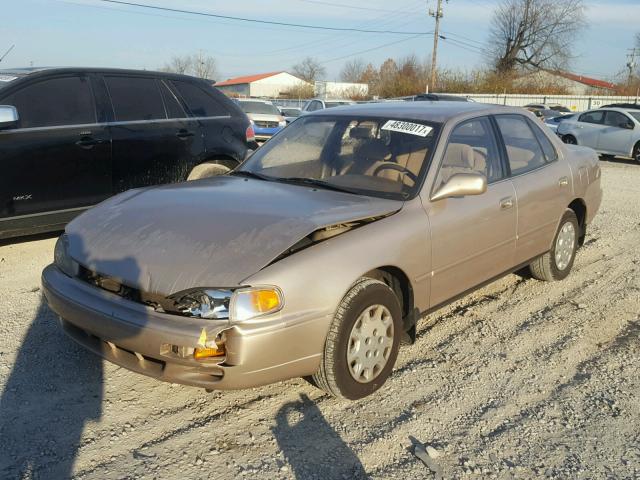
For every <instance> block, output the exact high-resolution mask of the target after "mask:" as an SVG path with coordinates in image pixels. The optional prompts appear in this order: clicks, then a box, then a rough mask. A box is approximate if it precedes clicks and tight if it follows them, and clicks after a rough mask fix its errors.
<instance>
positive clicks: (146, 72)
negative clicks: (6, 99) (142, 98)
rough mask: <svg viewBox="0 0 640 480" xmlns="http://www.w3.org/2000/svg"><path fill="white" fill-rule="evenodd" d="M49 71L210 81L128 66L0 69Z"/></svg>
mask: <svg viewBox="0 0 640 480" xmlns="http://www.w3.org/2000/svg"><path fill="white" fill-rule="evenodd" d="M51 73H114V74H121V75H149V76H162V77H176V78H185V77H190V78H194V79H196V80H199V81H210V82H213V80H207V79H204V78H197V77H192V76H190V75H182V74H178V73H171V72H158V71H154V70H135V69H129V68H99V67H28V68H10V69H2V70H0V75H14V76H17V77H27V76H28V77H31V76H40V75H45V74H51Z"/></svg>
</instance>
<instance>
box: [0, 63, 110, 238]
mask: <svg viewBox="0 0 640 480" xmlns="http://www.w3.org/2000/svg"><path fill="white" fill-rule="evenodd" d="M0 103H2V104H5V105H13V106H15V107H16V109H17V110H18V115H19V117H20V120H19V123H18V125H17V127H16V128H13V129H9V130H2V131H0V218H1V217H15V216H28V217H30V218H31V220H30V222H31V224H37V225H39V226H44V225H46V224H59V223H65V222H66V221H68V220H69V219H71V218H72V217H73V216H74V215H75V214H77V213H78V212H79V211H80V210H81V209H83V208H85V207H89V206H92V205H94V204H96V203H98V202H100V201H101V200H104V199H105V198H107V197H108V196H110V195H111V144H110V139H109V132H108V130H107V128H106V127H105V126H104V124H102V123H98V119H97V118H96V107H95V100H94V95H93V89H92V87H91V81H90V78H89V76H87V75H80V74H77V75H71V74H67V75H58V76H52V77H48V78H43V79H38V80H34V81H32V82H30V83H27V84H25V85H24V86H22V87H21V88H19V89H18V90H16V91H13V92H10V93H9V94H8V95H5V96H4V97H2V98H0ZM44 213H47V214H55V217H56V218H53V217H49V218H47V220H44V219H43V220H42V221H38V220H35V221H34V218H37V216H38V215H39V214H44ZM25 218H26V217H25ZM25 221H26V220H25ZM0 229H2V227H1V226H0Z"/></svg>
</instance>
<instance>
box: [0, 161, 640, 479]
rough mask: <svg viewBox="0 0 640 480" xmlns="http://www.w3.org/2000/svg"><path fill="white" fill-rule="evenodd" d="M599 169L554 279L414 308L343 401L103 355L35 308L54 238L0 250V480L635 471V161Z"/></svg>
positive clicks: (638, 241) (639, 450) (622, 474)
mask: <svg viewBox="0 0 640 480" xmlns="http://www.w3.org/2000/svg"><path fill="white" fill-rule="evenodd" d="M602 167H603V182H604V183H603V186H604V190H605V199H604V203H603V206H602V210H601V212H600V214H599V216H598V217H597V219H596V221H595V223H594V225H593V226H592V227H591V229H590V231H589V235H588V241H587V244H586V245H585V247H584V248H583V249H582V250H581V251H580V252H579V254H578V257H577V260H576V263H575V265H574V271H573V272H572V274H571V275H570V276H569V278H568V279H567V280H565V281H563V282H560V283H552V284H548V283H542V282H538V281H535V280H530V279H523V278H520V277H518V276H515V275H511V276H509V277H506V278H504V279H502V280H500V281H498V282H496V283H494V284H492V285H490V286H488V287H486V288H484V289H482V290H480V291H478V292H477V293H475V294H473V295H471V296H468V297H466V298H464V299H462V300H461V301H459V302H457V303H456V304H453V305H451V306H450V307H448V308H446V309H444V310H441V311H439V312H437V313H436V314H434V315H431V316H429V317H428V318H426V319H425V320H424V321H422V323H421V324H420V328H419V338H418V341H417V343H416V344H415V345H412V346H410V347H405V348H403V350H402V351H401V353H400V356H399V358H398V362H397V368H396V370H395V372H394V374H393V377H392V378H391V379H390V381H389V382H388V383H387V385H386V386H385V387H384V388H383V389H382V390H381V391H380V392H379V393H377V394H375V395H374V396H372V397H370V398H368V399H365V400H363V401H360V402H357V403H347V402H340V401H337V400H334V399H331V398H329V397H327V396H324V395H323V394H322V393H321V392H319V391H318V390H315V389H314V388H313V387H311V386H310V385H309V384H307V383H306V382H304V381H303V380H292V381H288V382H283V383H280V384H276V385H271V386H267V387H263V388H256V389H252V390H245V391H238V392H215V393H211V394H208V393H206V392H204V391H202V390H197V389H193V388H188V387H182V386H178V385H169V384H163V383H159V382H156V381H154V380H152V379H149V378H146V377H143V376H140V375H137V374H134V373H131V372H128V371H126V370H123V369H121V368H118V367H116V366H114V365H111V364H107V363H103V362H101V361H100V360H99V359H97V358H96V357H95V356H93V355H92V354H90V353H87V352H85V351H84V350H82V349H81V348H79V347H76V346H75V344H73V343H72V342H71V341H70V340H68V339H67V338H65V337H64V335H63V334H62V333H61V332H60V330H59V328H58V327H57V325H56V319H55V318H54V316H53V315H52V313H51V312H50V310H49V309H48V308H47V307H46V305H44V304H43V303H42V297H41V292H40V290H39V276H40V271H41V270H42V268H43V267H44V266H45V265H46V264H47V263H49V262H50V260H51V257H52V250H53V245H54V242H55V239H53V238H49V239H44V240H43V239H41V240H35V241H25V242H19V243H16V242H14V243H5V244H2V245H0V292H2V300H1V301H0V302H1V303H0V304H1V306H2V315H1V317H0V318H1V321H0V391H1V392H2V393H1V397H0V478H45V479H51V478H66V477H74V478H91V479H111V478H114V479H115V478H163V479H165V478H230V479H231V478H247V479H249V478H250V479H254V478H265V479H267V478H268V479H273V478H299V479H300V478H304V479H307V478H309V479H313V478H318V479H331V478H338V479H343V478H344V479H351V478H376V479H388V478H397V479H407V478H434V473H433V471H432V469H431V468H430V467H428V466H427V465H426V464H425V463H423V461H421V460H420V459H418V458H417V457H416V456H415V455H414V452H415V449H416V448H417V447H421V448H422V450H420V452H421V453H424V454H425V455H427V461H428V462H432V466H433V468H434V469H436V467H437V468H438V469H441V471H442V474H443V477H444V478H467V477H469V478H500V479H502V478H505V479H507V478H527V479H528V478H545V477H546V478H559V479H566V478H590V479H603V478H628V479H634V478H635V479H638V478H640V344H639V342H638V334H639V333H640V316H639V312H640V274H639V270H640V248H639V245H640V166H639V165H635V164H632V163H630V162H624V161H606V162H605V161H603V162H602ZM427 447H429V448H428V449H427Z"/></svg>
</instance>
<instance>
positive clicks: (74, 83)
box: [2, 77, 96, 128]
mask: <svg viewBox="0 0 640 480" xmlns="http://www.w3.org/2000/svg"><path fill="white" fill-rule="evenodd" d="M2 103H4V104H6V105H13V106H14V107H16V109H17V110H18V115H19V117H20V128H33V127H53V126H58V125H82V124H86V123H95V122H96V112H95V105H94V102H93V95H92V93H91V88H90V87H89V81H88V80H87V79H86V78H83V77H59V78H52V79H49V80H42V81H40V82H37V83H32V84H30V85H27V86H25V87H24V88H21V89H20V90H18V91H17V92H15V93H13V94H12V95H9V96H8V97H5V98H4V99H3V100H2Z"/></svg>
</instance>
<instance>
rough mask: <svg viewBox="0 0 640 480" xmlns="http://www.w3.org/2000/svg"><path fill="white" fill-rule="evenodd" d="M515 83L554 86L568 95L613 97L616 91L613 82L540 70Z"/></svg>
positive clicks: (524, 76) (558, 71)
mask: <svg viewBox="0 0 640 480" xmlns="http://www.w3.org/2000/svg"><path fill="white" fill-rule="evenodd" d="M515 83H521V84H531V83H535V84H537V85H553V86H557V87H560V88H563V89H564V90H566V91H567V94H568V95H611V94H612V93H614V92H615V89H616V86H615V84H613V83H611V82H607V81H604V80H598V79H595V78H591V77H585V76H584V75H576V74H574V73H569V72H564V71H560V70H538V71H536V72H533V73H529V74H527V75H523V76H522V77H520V78H519V79H518V80H516V82H515Z"/></svg>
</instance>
